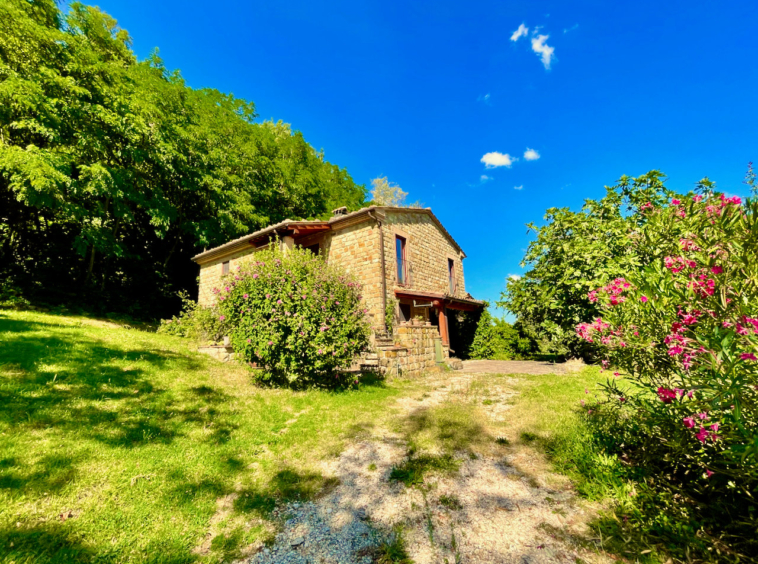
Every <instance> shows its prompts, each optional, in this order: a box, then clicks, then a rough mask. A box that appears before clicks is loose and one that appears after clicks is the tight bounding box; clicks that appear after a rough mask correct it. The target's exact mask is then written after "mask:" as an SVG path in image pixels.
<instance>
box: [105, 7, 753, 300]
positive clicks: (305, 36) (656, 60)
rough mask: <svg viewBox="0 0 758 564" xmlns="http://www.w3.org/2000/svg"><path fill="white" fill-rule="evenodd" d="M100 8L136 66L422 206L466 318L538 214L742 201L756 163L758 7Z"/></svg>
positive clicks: (494, 291)
mask: <svg viewBox="0 0 758 564" xmlns="http://www.w3.org/2000/svg"><path fill="white" fill-rule="evenodd" d="M98 5H99V6H100V7H101V8H102V9H103V10H105V11H106V12H108V13H110V14H111V15H112V16H114V17H115V18H116V19H117V20H118V21H119V24H120V25H121V26H122V27H123V28H125V29H127V30H128V31H129V32H130V33H131V35H132V37H133V39H134V49H135V51H136V52H137V55H138V56H139V57H141V58H144V57H146V56H147V55H148V54H149V53H150V52H151V50H152V49H153V48H155V47H159V48H160V56H161V57H162V58H163V59H164V61H165V63H166V65H167V66H168V67H169V68H171V69H180V70H181V72H182V74H183V76H184V77H185V79H186V81H187V83H188V84H189V85H190V86H193V87H198V88H199V87H213V88H217V89H219V90H221V91H225V92H232V93H234V94H235V95H236V96H239V97H242V98H245V99H248V100H253V101H254V102H255V104H256V107H257V111H258V113H259V114H260V116H261V118H264V119H268V118H273V119H275V120H279V119H281V120H283V121H285V122H288V123H291V124H292V125H293V127H294V128H295V129H299V130H300V131H302V132H303V134H304V135H305V138H306V139H307V140H308V141H309V142H310V143H311V144H312V145H314V147H316V148H317V149H323V150H324V151H325V154H326V158H327V159H328V160H330V161H331V162H333V163H336V164H338V165H340V166H343V167H346V168H347V169H348V171H349V172H350V174H351V175H352V176H353V178H354V179H355V180H356V181H358V182H360V183H365V184H367V185H368V184H369V182H370V180H371V179H372V178H374V177H377V176H387V177H389V179H390V180H391V181H393V182H396V183H398V184H399V185H400V186H402V187H403V189H404V190H406V191H408V192H409V197H408V199H409V201H415V200H420V201H421V202H423V203H424V204H425V205H427V206H430V207H431V208H432V209H433V210H434V212H435V214H437V216H438V217H439V218H440V219H441V220H442V222H443V223H444V224H445V226H446V227H447V228H448V230H449V231H450V232H451V233H452V234H453V236H454V237H455V238H456V239H457V240H458V242H459V243H460V245H461V246H462V247H463V249H464V250H465V251H466V253H467V255H468V258H467V260H466V261H465V262H464V266H465V271H466V287H467V290H468V291H470V292H471V293H472V294H473V295H474V296H475V297H476V298H479V299H488V300H490V301H495V300H497V299H498V297H499V295H500V292H501V290H502V289H503V287H504V283H505V278H506V277H507V276H508V275H511V274H519V273H521V272H522V269H521V268H520V266H519V262H520V260H521V257H522V256H523V251H524V249H525V248H526V246H527V244H528V242H529V235H528V234H527V233H526V228H525V227H524V224H525V223H527V222H530V221H535V222H538V223H539V222H540V221H541V220H542V217H543V215H544V211H545V209H546V208H548V207H553V206H556V207H562V206H568V207H571V208H572V209H576V208H578V207H579V206H581V204H582V202H583V200H584V199H585V198H596V197H600V196H602V194H603V192H604V190H603V186H604V185H610V184H613V183H614V181H615V180H616V179H617V178H618V177H619V176H621V175H622V174H628V175H632V176H634V175H638V174H642V173H644V172H647V171H648V170H651V169H654V168H657V169H660V170H663V171H664V172H665V173H666V174H667V175H668V176H669V178H670V180H669V185H670V186H671V187H672V188H675V189H679V190H682V191H687V190H688V189H690V188H691V187H692V186H693V185H694V183H695V182H696V181H697V180H699V179H700V178H702V177H703V176H706V175H707V176H709V177H710V178H711V179H712V180H715V181H716V182H717V186H718V187H719V188H720V189H721V190H724V191H727V192H729V193H731V194H738V195H746V194H747V189H746V187H745V186H744V184H743V183H742V181H743V178H744V174H745V171H746V167H747V163H748V161H750V160H758V136H757V135H756V133H757V132H758V112H757V111H756V109H757V108H756V101H758V65H757V64H756V53H757V49H756V39H755V22H756V21H758V2H755V1H754V0H752V1H735V2H727V3H716V2H703V1H699V2H698V1H689V2H678V1H674V2H660V1H658V2H526V1H521V2H415V3H409V2H390V1H387V0H382V1H381V2H375V1H370V2H312V1H311V2H300V1H297V0H294V1H288V2H286V3H285V2H270V1H266V2H262V1H261V2H257V1H246V2H240V1H231V0H217V1H215V2H212V3H209V2H202V3H201V2H195V1H191V0H182V1H181V2H180V1H178V0H162V1H161V2H155V1H154V0H151V1H148V0H105V1H101V2H99V3H98ZM522 25H523V26H524V28H526V31H524V32H523V33H521V34H519V33H517V32H518V30H519V29H520V26H522ZM521 29H522V30H523V28H521ZM543 36H544V37H543ZM529 149H531V150H533V152H529V153H527V150H529ZM485 155H487V157H486V158H485ZM506 155H507V156H506ZM537 156H539V158H536V157H537ZM529 157H531V159H530V158H529ZM483 158H484V160H483ZM487 163H489V165H488V164H487ZM508 165H510V166H508Z"/></svg>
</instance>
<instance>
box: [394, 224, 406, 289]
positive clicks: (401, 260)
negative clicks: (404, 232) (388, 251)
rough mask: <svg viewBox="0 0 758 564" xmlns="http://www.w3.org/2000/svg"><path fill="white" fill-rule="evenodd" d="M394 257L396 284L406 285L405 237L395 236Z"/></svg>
mask: <svg viewBox="0 0 758 564" xmlns="http://www.w3.org/2000/svg"><path fill="white" fill-rule="evenodd" d="M395 256H396V257H397V283H398V284H401V285H405V284H407V283H408V263H407V261H406V260H405V237H401V236H400V235H396V236H395Z"/></svg>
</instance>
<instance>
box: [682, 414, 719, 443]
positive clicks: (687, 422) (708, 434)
mask: <svg viewBox="0 0 758 564" xmlns="http://www.w3.org/2000/svg"><path fill="white" fill-rule="evenodd" d="M695 418H698V419H700V420H701V421H705V420H706V419H708V414H707V413H705V412H701V413H696V414H695V415H690V416H689V417H684V418H683V419H682V424H683V425H684V426H685V427H687V428H688V429H694V428H695V424H696V421H695ZM708 429H710V431H708V430H707V429H706V428H705V427H704V426H703V425H700V429H699V430H698V432H697V433H696V434H695V437H696V438H697V440H698V441H700V442H701V443H704V442H705V441H707V440H708V439H711V440H712V441H717V440H718V439H719V436H718V435H717V434H716V433H717V432H718V430H719V424H718V423H713V424H711V425H708Z"/></svg>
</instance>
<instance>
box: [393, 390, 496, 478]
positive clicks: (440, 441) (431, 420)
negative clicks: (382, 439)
mask: <svg viewBox="0 0 758 564" xmlns="http://www.w3.org/2000/svg"><path fill="white" fill-rule="evenodd" d="M401 426H402V429H403V435H404V438H405V441H406V442H407V444H408V458H407V459H406V460H405V462H403V463H402V464H399V465H397V466H395V467H393V468H392V470H391V472H390V479H391V480H396V481H399V482H402V483H403V484H405V485H406V486H419V485H421V484H423V483H424V479H425V477H426V476H427V475H428V474H430V473H441V474H453V473H455V472H457V471H458V468H459V467H460V458H459V457H460V456H465V455H468V456H472V457H475V456H476V454H474V452H473V450H472V449H473V448H474V447H476V446H477V445H482V444H483V443H485V442H487V441H489V440H494V439H491V437H490V436H489V434H488V433H487V431H486V429H485V428H484V426H483V425H482V424H481V423H480V422H479V421H477V419H476V418H475V417H471V412H470V410H469V409H468V408H466V407H464V406H461V405H458V404H443V405H441V406H435V407H432V408H428V407H423V408H419V409H416V410H414V411H412V412H411V413H409V414H408V415H407V416H406V417H405V418H404V419H403V420H402V422H401Z"/></svg>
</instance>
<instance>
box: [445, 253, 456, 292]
mask: <svg viewBox="0 0 758 564" xmlns="http://www.w3.org/2000/svg"><path fill="white" fill-rule="evenodd" d="M447 275H448V278H449V279H450V294H455V261H454V260H453V259H447Z"/></svg>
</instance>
